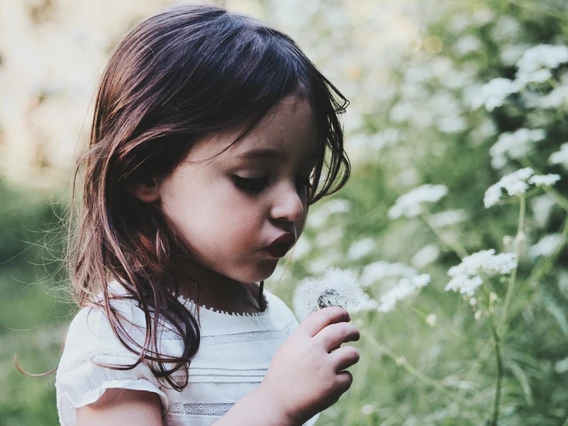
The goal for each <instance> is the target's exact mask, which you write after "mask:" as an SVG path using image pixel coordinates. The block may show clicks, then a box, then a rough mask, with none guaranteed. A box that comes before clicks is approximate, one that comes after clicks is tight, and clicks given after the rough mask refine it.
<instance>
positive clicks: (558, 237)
mask: <svg viewBox="0 0 568 426" xmlns="http://www.w3.org/2000/svg"><path fill="white" fill-rule="evenodd" d="M563 243H564V237H563V236H562V234H548V235H545V236H544V237H542V238H541V239H540V240H539V241H538V243H536V244H535V245H533V246H530V247H529V256H531V257H539V256H550V255H552V254H553V253H554V252H555V251H556V249H558V248H559V247H560V246H561V245H562V244H563Z"/></svg>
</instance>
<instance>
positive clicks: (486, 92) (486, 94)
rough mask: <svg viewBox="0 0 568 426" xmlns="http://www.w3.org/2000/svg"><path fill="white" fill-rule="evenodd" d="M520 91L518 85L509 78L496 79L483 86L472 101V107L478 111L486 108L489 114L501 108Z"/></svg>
mask: <svg viewBox="0 0 568 426" xmlns="http://www.w3.org/2000/svg"><path fill="white" fill-rule="evenodd" d="M517 91H518V87H517V85H516V84H515V83H514V82H513V81H511V80H509V79H507V78H495V79H493V80H491V81H490V82H489V83H487V84H485V85H483V86H482V87H481V90H480V91H479V92H478V93H477V95H476V96H475V97H474V99H473V101H472V107H473V108H474V109H478V108H479V107H481V106H484V107H485V109H486V110H487V111H489V112H491V111H493V110H494V109H495V108H497V107H500V106H502V105H503V103H504V102H505V99H506V98H507V97H508V96H509V95H511V94H512V93H515V92H517Z"/></svg>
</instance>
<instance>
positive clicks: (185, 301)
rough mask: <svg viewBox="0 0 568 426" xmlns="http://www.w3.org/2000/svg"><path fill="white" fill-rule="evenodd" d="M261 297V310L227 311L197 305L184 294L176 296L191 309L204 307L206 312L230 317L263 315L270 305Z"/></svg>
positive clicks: (264, 296)
mask: <svg viewBox="0 0 568 426" xmlns="http://www.w3.org/2000/svg"><path fill="white" fill-rule="evenodd" d="M262 297H263V298H264V306H265V309H264V311H262V312H242V313H241V312H227V311H220V310H217V309H214V308H209V307H207V306H206V305H197V304H196V303H195V302H194V301H193V300H191V299H187V298H185V297H184V296H178V299H179V301H180V302H181V303H182V304H183V305H186V304H189V305H191V307H192V309H204V310H206V311H208V312H213V313H215V314H220V315H228V316H232V317H263V316H265V315H267V314H268V312H269V310H270V305H269V303H268V299H267V298H266V295H265V294H263V295H262Z"/></svg>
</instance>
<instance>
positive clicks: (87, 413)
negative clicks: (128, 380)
mask: <svg viewBox="0 0 568 426" xmlns="http://www.w3.org/2000/svg"><path fill="white" fill-rule="evenodd" d="M130 424H132V425H139V426H163V423H162V403H161V402H160V397H159V396H158V395H157V394H155V393H152V392H144V391H136V390H129V389H107V390H106V391H105V393H104V394H103V395H102V396H101V397H100V398H99V399H98V400H97V401H96V402H94V403H93V404H89V405H86V406H84V407H80V408H78V409H77V426H100V425H104V426H124V425H130Z"/></svg>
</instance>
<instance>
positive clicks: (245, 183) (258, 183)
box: [233, 176, 268, 194]
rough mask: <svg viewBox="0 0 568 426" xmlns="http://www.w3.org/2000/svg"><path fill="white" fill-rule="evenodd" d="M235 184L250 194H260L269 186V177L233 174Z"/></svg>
mask: <svg viewBox="0 0 568 426" xmlns="http://www.w3.org/2000/svg"><path fill="white" fill-rule="evenodd" d="M233 182H234V183H235V186H236V187H237V188H239V189H242V190H243V191H245V192H248V193H250V194H259V193H261V192H262V191H263V190H264V189H266V188H267V187H268V178H244V177H241V176H233Z"/></svg>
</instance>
